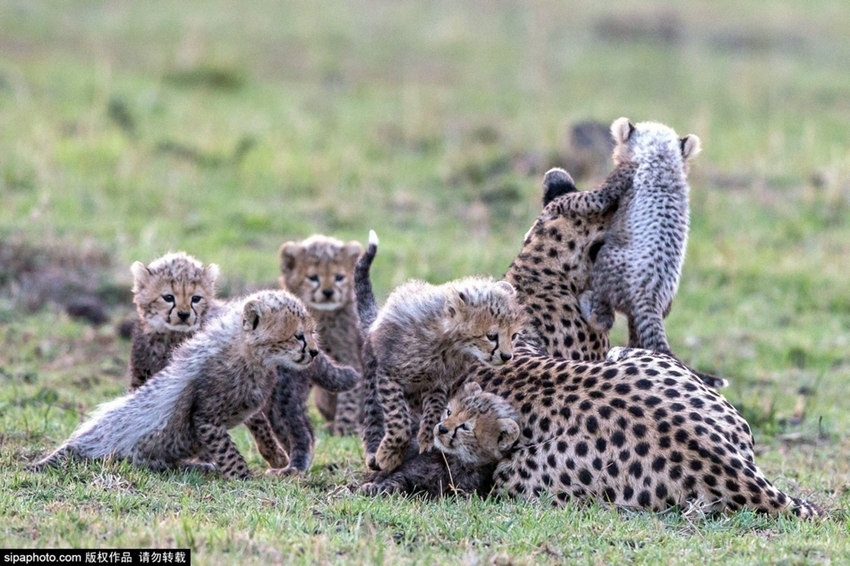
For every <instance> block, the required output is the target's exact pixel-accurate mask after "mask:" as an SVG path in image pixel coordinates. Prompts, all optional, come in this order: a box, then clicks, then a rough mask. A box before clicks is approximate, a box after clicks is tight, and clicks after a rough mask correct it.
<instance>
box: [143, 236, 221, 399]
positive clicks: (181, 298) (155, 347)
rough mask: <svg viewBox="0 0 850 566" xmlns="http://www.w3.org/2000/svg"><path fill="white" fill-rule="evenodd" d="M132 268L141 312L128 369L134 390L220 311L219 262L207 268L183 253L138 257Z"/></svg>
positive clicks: (156, 371)
mask: <svg viewBox="0 0 850 566" xmlns="http://www.w3.org/2000/svg"><path fill="white" fill-rule="evenodd" d="M130 271H131V272H132V273H133V302H134V303H135V305H136V311H137V312H138V313H139V318H138V319H137V320H136V321H135V323H134V324H133V335H132V345H131V347H130V363H129V367H128V371H127V373H129V374H130V390H131V391H132V390H134V389H138V388H139V387H141V386H142V385H144V384H145V382H146V381H147V380H148V379H150V378H151V377H152V376H153V375H154V374H156V373H159V371H160V370H162V368H164V367H165V366H166V365H167V364H168V361H169V360H170V359H171V354H172V353H173V352H174V350H175V349H176V348H177V347H178V346H179V345H180V344H182V343H183V342H185V341H186V340H187V339H188V338H189V337H191V336H192V335H193V334H194V333H195V332H197V331H198V330H199V329H200V328H201V327H202V326H203V324H204V323H205V322H206V321H207V319H209V318H211V317H212V316H213V315H214V313H215V310H216V307H215V292H216V289H215V283H216V279H217V278H218V266H217V265H216V264H214V263H211V264H209V265H207V266H206V267H204V265H203V264H202V263H201V262H200V261H198V260H197V259H195V258H193V257H192V256H190V255H187V254H185V253H183V252H178V253H172V254H166V255H164V256H162V257H160V258H158V259H156V260H154V261H152V262H151V263H149V264H148V265H145V264H144V263H142V262H140V261H137V262H135V263H133V265H132V266H131V267H130Z"/></svg>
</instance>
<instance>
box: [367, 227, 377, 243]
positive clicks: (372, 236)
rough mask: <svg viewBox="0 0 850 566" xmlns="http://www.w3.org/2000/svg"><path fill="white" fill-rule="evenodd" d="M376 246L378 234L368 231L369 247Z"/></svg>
mask: <svg viewBox="0 0 850 566" xmlns="http://www.w3.org/2000/svg"><path fill="white" fill-rule="evenodd" d="M372 244H374V245H376V246H377V245H378V234H376V233H375V231H374V230H369V245H372Z"/></svg>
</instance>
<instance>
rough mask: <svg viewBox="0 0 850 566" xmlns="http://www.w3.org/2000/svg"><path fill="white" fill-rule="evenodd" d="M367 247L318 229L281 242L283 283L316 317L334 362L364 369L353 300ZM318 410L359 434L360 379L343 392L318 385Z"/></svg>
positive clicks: (334, 427) (337, 426)
mask: <svg viewBox="0 0 850 566" xmlns="http://www.w3.org/2000/svg"><path fill="white" fill-rule="evenodd" d="M362 251H363V246H362V245H361V244H360V243H359V242H355V241H350V242H342V241H340V240H337V239H336V238H331V237H328V236H323V235H321V234H314V235H312V236H310V237H309V238H307V239H306V240H303V241H301V242H286V243H284V244H283V245H281V247H280V252H279V256H280V270H281V277H280V283H281V286H282V287H283V288H284V289H287V290H289V291H290V292H292V293H293V294H294V295H296V296H297V297H298V298H300V299H301V301H302V302H303V303H304V305H305V306H306V307H307V310H309V311H310V314H311V315H312V316H313V318H314V319H315V320H316V325H317V328H318V335H319V343H320V345H321V348H322V351H323V352H325V353H326V354H327V355H328V356H330V357H331V359H333V360H334V361H335V362H337V363H340V364H344V365H347V366H351V367H352V368H354V369H355V370H357V371H358V372H359V371H360V369H361V365H362V364H361V360H360V352H361V350H362V348H363V341H362V338H361V335H360V331H359V328H358V327H359V320H358V317H357V308H356V305H355V302H354V264H355V263H356V261H357V258H358V256H359V255H360V254H361V252H362ZM313 399H314V400H315V402H316V407H317V408H318V409H319V413H321V415H322V416H323V417H324V418H325V420H327V421H329V422H330V423H332V424H331V431H332V432H333V433H334V434H339V435H345V434H355V433H357V432H358V431H359V429H360V424H361V421H362V416H361V413H362V408H363V393H362V389H361V384H360V382H359V380H358V382H357V383H356V384H355V386H354V387H353V388H352V389H350V390H348V391H343V392H340V393H336V392H333V391H329V390H327V389H324V388H322V387H318V386H316V387H314V389H313Z"/></svg>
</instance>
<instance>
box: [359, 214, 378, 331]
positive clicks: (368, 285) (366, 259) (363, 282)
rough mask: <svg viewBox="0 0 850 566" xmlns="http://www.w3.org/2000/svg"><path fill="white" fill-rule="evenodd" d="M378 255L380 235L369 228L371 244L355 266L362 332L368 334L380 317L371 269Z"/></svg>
mask: <svg viewBox="0 0 850 566" xmlns="http://www.w3.org/2000/svg"><path fill="white" fill-rule="evenodd" d="M376 255H378V235H377V234H376V233H375V231H374V230H369V246H368V247H367V248H366V251H364V252H363V254H362V255H361V256H360V258H359V259H358V260H357V265H355V266H354V294H355V295H356V296H357V314H358V315H359V316H360V332H361V333H363V334H367V333H368V332H369V328H370V327H371V326H372V323H373V322H375V319H376V318H377V317H378V303H376V302H375V293H374V292H373V291H372V278H371V276H370V275H369V271H370V269H371V268H372V262H373V261H374V260H375V256H376Z"/></svg>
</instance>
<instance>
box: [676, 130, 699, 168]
mask: <svg viewBox="0 0 850 566" xmlns="http://www.w3.org/2000/svg"><path fill="white" fill-rule="evenodd" d="M679 146H680V147H681V148H682V158H683V159H685V160H686V161H687V160H688V159H692V158H694V157H696V156H697V155H699V152H700V151H702V144H701V143H700V141H699V138H698V137H697V136H695V135H693V134H688V135H686V136H685V137H683V138H682V139H680V140H679Z"/></svg>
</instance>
